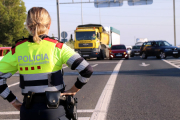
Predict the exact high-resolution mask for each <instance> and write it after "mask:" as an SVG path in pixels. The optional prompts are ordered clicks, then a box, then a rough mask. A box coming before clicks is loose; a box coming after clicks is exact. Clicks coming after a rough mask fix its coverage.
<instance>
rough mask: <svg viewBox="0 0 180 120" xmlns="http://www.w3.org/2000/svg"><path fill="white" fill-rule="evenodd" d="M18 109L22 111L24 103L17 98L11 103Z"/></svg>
mask: <svg viewBox="0 0 180 120" xmlns="http://www.w3.org/2000/svg"><path fill="white" fill-rule="evenodd" d="M11 104H12V105H13V106H14V107H15V108H16V109H17V110H19V111H20V108H21V106H22V103H21V102H20V101H19V100H18V99H16V100H15V102H13V103H11Z"/></svg>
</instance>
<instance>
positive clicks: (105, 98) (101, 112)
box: [90, 60, 123, 120]
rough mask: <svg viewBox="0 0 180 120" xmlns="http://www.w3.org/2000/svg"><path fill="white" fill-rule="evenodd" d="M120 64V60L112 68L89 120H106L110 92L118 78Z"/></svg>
mask: <svg viewBox="0 0 180 120" xmlns="http://www.w3.org/2000/svg"><path fill="white" fill-rule="evenodd" d="M122 62H123V60H120V61H119V62H118V64H117V65H116V67H115V68H114V71H113V73H112V74H111V76H110V78H109V80H108V82H107V84H106V86H105V87H104V90H103V92H102V94H101V96H100V98H99V100H98V102H97V105H96V107H95V110H94V112H93V114H92V116H91V119H90V120H106V116H107V112H108V107H109V104H110V100H111V96H112V92H113V89H114V86H115V82H116V78H117V76H118V73H119V70H120V67H121V64H122Z"/></svg>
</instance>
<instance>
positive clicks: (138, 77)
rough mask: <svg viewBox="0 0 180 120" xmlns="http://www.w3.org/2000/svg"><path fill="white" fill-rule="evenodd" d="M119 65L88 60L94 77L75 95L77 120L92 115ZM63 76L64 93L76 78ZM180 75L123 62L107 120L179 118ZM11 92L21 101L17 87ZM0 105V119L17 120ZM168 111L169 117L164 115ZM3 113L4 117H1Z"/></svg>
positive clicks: (160, 64) (159, 65)
mask: <svg viewBox="0 0 180 120" xmlns="http://www.w3.org/2000/svg"><path fill="white" fill-rule="evenodd" d="M178 60H180V59H173V58H168V59H166V61H173V62H174V63H178ZM120 61H122V60H121V59H115V60H94V59H91V60H88V62H89V63H90V65H91V66H92V67H93V70H94V73H93V75H92V77H91V79H90V81H89V82H88V84H87V85H85V86H84V87H83V88H82V89H81V90H80V91H79V92H78V93H77V94H76V97H77V98H78V101H79V103H78V116H79V118H80V119H79V120H89V119H90V117H91V116H92V115H93V113H95V111H96V110H95V109H96V106H97V104H98V101H99V98H100V96H102V92H103V91H104V87H105V86H106V84H107V82H108V80H109V78H110V76H111V75H112V72H113V70H114V68H115V67H116V66H117V64H118V62H120ZM142 63H145V64H150V65H149V66H147V67H143V66H140V65H142ZM64 72H65V75H64V80H65V84H66V85H67V86H66V89H69V88H70V87H71V86H72V85H73V84H74V82H75V81H76V78H77V75H78V74H77V72H76V71H72V70H70V69H69V68H68V67H66V66H64ZM179 73H180V71H179V69H177V68H175V67H174V66H172V65H170V64H169V63H167V62H165V61H162V60H157V59H155V58H148V59H147V60H143V59H141V58H140V57H134V58H130V59H129V60H123V62H122V64H121V67H120V72H119V73H118V76H117V79H116V83H115V88H114V89H113V94H112V97H111V99H110V106H109V109H108V114H107V120H137V119H138V120H144V119H149V120H152V119H157V120H158V119H159V120H162V119H164V120H166V117H167V118H168V119H167V120H169V119H170V117H171V118H173V117H174V118H173V119H174V120H175V119H176V118H178V117H179V114H178V110H179V108H178V106H179V104H180V102H179V101H178V99H179V97H180V95H179V85H180V83H179V79H178V78H179ZM172 78H173V79H172ZM17 82H19V78H18V77H15V76H14V77H11V78H10V79H8V82H7V83H8V85H12V84H14V83H17ZM10 89H11V90H12V91H13V92H14V93H15V95H17V97H18V98H19V99H20V100H21V101H22V95H21V93H20V91H21V90H20V88H19V87H18V85H15V86H12V87H10ZM166 102H167V103H166ZM0 103H1V104H0V108H1V109H0V119H19V114H18V112H17V111H16V110H15V109H14V108H13V107H12V106H11V105H10V104H8V102H7V101H4V100H3V99H0ZM166 109H167V110H166ZM169 110H170V111H171V112H170V113H171V114H170V113H167V112H168V111H169ZM176 110H177V111H176ZM175 111H176V112H175ZM3 112H6V114H7V115H2V114H3ZM10 112H14V114H13V113H10ZM164 112H165V113H164ZM163 116H164V117H163ZM161 118H162V119H161ZM171 120H172V119H171ZM176 120H177V119H176Z"/></svg>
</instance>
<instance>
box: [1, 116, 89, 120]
mask: <svg viewBox="0 0 180 120" xmlns="http://www.w3.org/2000/svg"><path fill="white" fill-rule="evenodd" d="M0 120H19V119H0ZM78 120H90V117H78Z"/></svg>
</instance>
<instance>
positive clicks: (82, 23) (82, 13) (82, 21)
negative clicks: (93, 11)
mask: <svg viewBox="0 0 180 120" xmlns="http://www.w3.org/2000/svg"><path fill="white" fill-rule="evenodd" d="M81 22H82V25H83V13H82V0H81Z"/></svg>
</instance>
